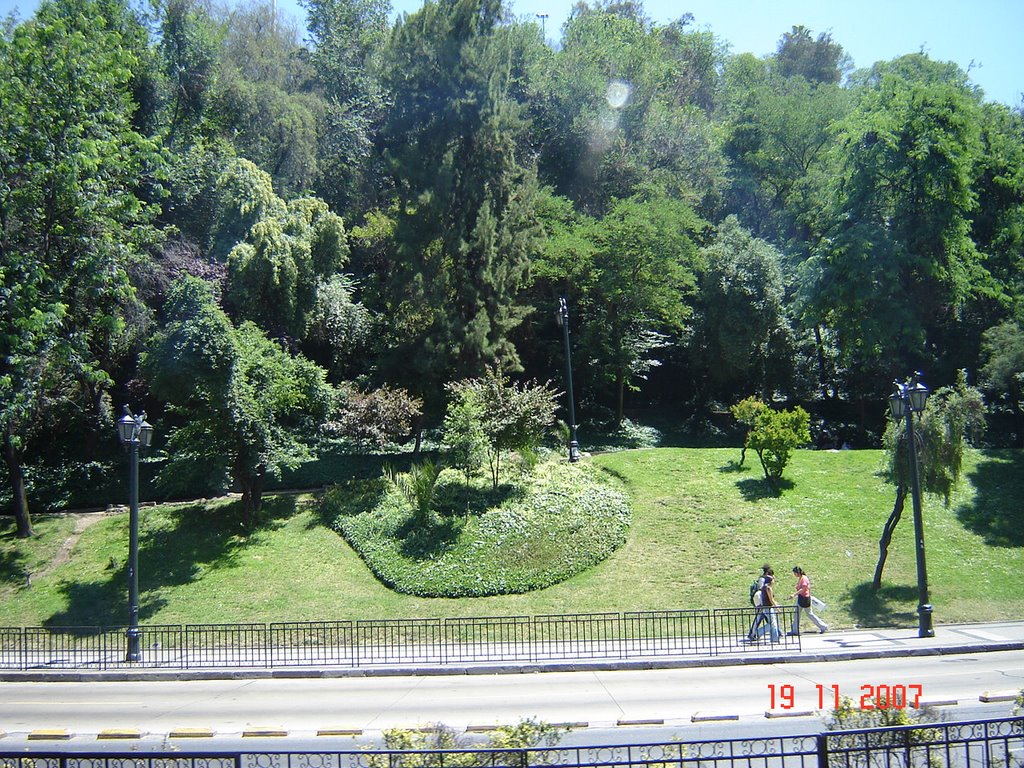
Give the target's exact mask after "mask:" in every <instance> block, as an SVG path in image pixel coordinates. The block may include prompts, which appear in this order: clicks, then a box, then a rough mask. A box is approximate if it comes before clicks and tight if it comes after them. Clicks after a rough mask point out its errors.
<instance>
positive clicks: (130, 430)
mask: <svg viewBox="0 0 1024 768" xmlns="http://www.w3.org/2000/svg"><path fill="white" fill-rule="evenodd" d="M117 435H118V437H119V438H120V439H121V442H122V443H123V444H124V445H125V447H126V448H128V456H129V462H128V466H129V475H128V478H129V481H128V632H127V638H128V652H127V653H126V654H125V661H141V660H142V652H141V651H140V649H139V448H140V447H141V448H148V447H149V446H150V444H152V442H153V427H152V425H150V423H149V422H148V421H146V412H145V411H143V412H142V413H141V414H139V415H137V416H136V415H133V414H132V412H131V411H130V410H129V408H128V406H127V405H126V406H125V407H124V416H122V417H121V418H120V419H119V420H118V422H117Z"/></svg>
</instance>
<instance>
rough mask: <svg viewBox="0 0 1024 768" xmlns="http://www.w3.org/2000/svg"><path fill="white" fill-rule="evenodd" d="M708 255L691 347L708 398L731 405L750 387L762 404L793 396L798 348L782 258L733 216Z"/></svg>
mask: <svg viewBox="0 0 1024 768" xmlns="http://www.w3.org/2000/svg"><path fill="white" fill-rule="evenodd" d="M702 253H703V258H702V259H701V262H702V263H701V267H700V275H699V278H698V296H697V302H696V304H697V310H696V315H695V318H694V332H693V336H692V339H693V341H692V343H691V345H690V348H691V350H692V354H693V360H694V361H695V362H696V363H697V367H698V370H701V371H703V372H705V375H706V376H707V378H708V381H709V382H710V385H711V387H712V391H711V392H709V393H708V394H709V395H720V396H722V397H723V398H726V399H727V400H731V399H732V398H733V397H734V396H735V395H736V394H738V392H739V391H741V390H743V389H746V390H747V391H749V390H750V389H751V388H753V389H755V390H756V391H757V392H758V394H759V396H760V397H762V398H768V397H770V396H771V394H772V393H773V392H782V391H786V389H787V385H788V384H789V380H790V376H788V375H787V373H791V369H792V360H793V351H794V350H793V343H792V335H793V334H792V329H791V328H790V325H789V319H788V317H787V315H786V307H785V305H784V298H785V282H784V279H783V276H782V256H781V254H780V253H779V252H778V251H777V250H776V249H774V248H773V247H772V246H770V245H769V244H768V243H766V242H764V241H763V240H758V239H756V238H754V237H752V236H751V235H750V233H749V232H748V231H746V230H745V229H743V227H742V226H740V224H739V222H738V221H737V219H736V217H734V216H730V217H728V218H727V219H726V220H725V221H724V222H723V223H722V225H721V226H720V227H719V228H718V233H717V236H716V238H715V241H714V243H713V244H711V245H710V246H708V247H706V248H704V249H703V251H702Z"/></svg>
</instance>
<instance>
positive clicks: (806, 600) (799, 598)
mask: <svg viewBox="0 0 1024 768" xmlns="http://www.w3.org/2000/svg"><path fill="white" fill-rule="evenodd" d="M793 575H794V576H796V592H794V593H793V594H792V595H790V597H795V598H796V611H794V613H793V631H792V632H790V633H789V634H791V635H799V634H800V612H801V611H806V612H807V617H808V618H809V619H810V620H811V621H813V622H814V625H815V626H816V627H817V628H818V631H819V632H821V633H822V634H824V633H825V632H826V631H828V624H826V623H825V622H823V621H822V620H821V619H819V618H818V617H817V616H815V615H814V611H813V610H811V580H810V579H809V578H807V574H806V573H804V569H803V568H801V567H800V566H799V565H797V566H794V568H793Z"/></svg>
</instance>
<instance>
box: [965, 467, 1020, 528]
mask: <svg viewBox="0 0 1024 768" xmlns="http://www.w3.org/2000/svg"><path fill="white" fill-rule="evenodd" d="M982 455H983V456H984V457H985V460H984V461H980V462H978V465H977V467H976V468H975V469H974V470H973V471H972V472H971V473H970V474H969V475H968V478H969V479H970V481H971V483H972V484H973V485H974V488H975V495H974V499H973V500H972V501H971V502H970V503H969V504H964V505H962V506H960V507H959V508H957V510H956V515H957V517H958V518H959V520H960V522H961V523H963V525H964V527H965V528H967V529H969V530H970V531H973V532H974V533H976V534H978V535H979V536H981V537H983V538H984V539H985V543H986V544H988V545H989V546H992V547H1022V546H1024V506H1021V503H1020V499H1021V497H1024V452H1022V451H1005V450H1004V451H996V450H990V451H984V452H983V454H982Z"/></svg>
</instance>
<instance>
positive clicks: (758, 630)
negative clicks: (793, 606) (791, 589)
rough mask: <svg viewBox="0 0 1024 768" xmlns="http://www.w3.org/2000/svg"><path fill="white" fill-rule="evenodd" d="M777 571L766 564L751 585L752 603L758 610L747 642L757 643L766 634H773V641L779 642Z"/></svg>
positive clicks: (748, 633)
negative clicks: (776, 611)
mask: <svg viewBox="0 0 1024 768" xmlns="http://www.w3.org/2000/svg"><path fill="white" fill-rule="evenodd" d="M774 584H775V571H774V570H772V567H771V566H770V565H768V564H767V563H765V564H764V565H762V566H761V575H760V576H759V577H758V578H757V579H756V580H755V581H754V582H753V583H752V584H751V585H750V603H751V605H753V606H754V607H755V608H757V615H756V616H755V617H754V623H753V624H751V625H750V631H749V632H747V640H748V641H749V642H751V643H754V642H757V640H759V639H760V638H761V637H763V636H764V634H765V633H766V632H770V633H771V641H772V642H773V643H777V642H778V641H779V635H780V632H779V623H778V620H777V619H776V616H775V606H776V605H778V603H776V602H775V590H774Z"/></svg>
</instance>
